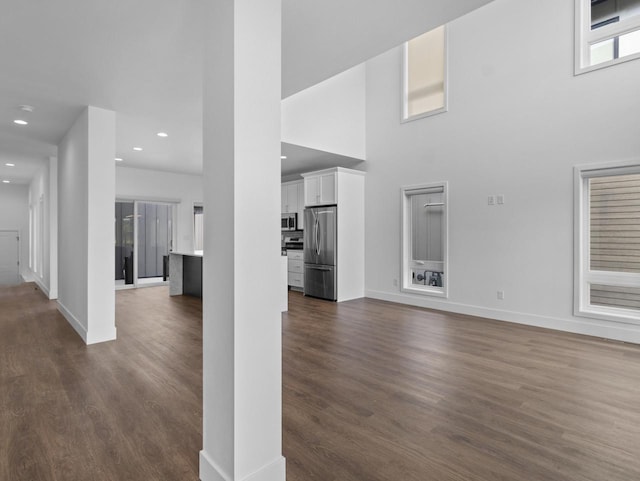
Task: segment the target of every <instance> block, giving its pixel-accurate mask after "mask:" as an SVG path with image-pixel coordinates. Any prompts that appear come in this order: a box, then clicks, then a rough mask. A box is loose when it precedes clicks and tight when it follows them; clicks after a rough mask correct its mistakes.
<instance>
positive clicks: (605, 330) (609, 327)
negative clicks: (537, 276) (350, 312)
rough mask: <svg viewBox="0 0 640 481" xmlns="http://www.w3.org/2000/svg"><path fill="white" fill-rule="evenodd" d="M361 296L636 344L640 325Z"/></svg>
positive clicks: (393, 296)
mask: <svg viewBox="0 0 640 481" xmlns="http://www.w3.org/2000/svg"><path fill="white" fill-rule="evenodd" d="M365 295H366V297H370V298H373V299H380V300H383V301H390V302H397V303H399V304H408V305H411V306H417V307H424V308H427V309H436V310H439V311H446V312H455V313H457V314H466V315H469V316H477V317H484V318H488V319H494V320H496V321H505V322H513V323H515V324H525V325H527V326H535V327H543V328H545V329H553V330H556V331H564V332H571V333H573V334H584V335H586V336H593V337H600V338H605V339H613V340H616V341H623V342H631V343H634V344H640V328H639V327H638V326H633V325H630V324H621V323H620V324H617V325H615V324H616V323H612V322H608V321H597V320H593V319H586V318H585V319H583V318H575V319H561V318H556V317H546V316H539V315H536V314H527V313H523V312H514V311H505V310H500V309H490V308H486V307H479V306H471V305H467V304H459V303H454V302H443V301H438V300H435V299H422V298H416V297H415V296H411V295H407V294H402V293H389V292H383V291H375V290H367V291H366V293H365Z"/></svg>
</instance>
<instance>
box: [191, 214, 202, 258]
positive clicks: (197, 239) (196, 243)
mask: <svg viewBox="0 0 640 481" xmlns="http://www.w3.org/2000/svg"><path fill="white" fill-rule="evenodd" d="M193 250H194V251H195V253H196V254H202V253H203V252H204V209H203V207H202V206H201V205H194V206H193Z"/></svg>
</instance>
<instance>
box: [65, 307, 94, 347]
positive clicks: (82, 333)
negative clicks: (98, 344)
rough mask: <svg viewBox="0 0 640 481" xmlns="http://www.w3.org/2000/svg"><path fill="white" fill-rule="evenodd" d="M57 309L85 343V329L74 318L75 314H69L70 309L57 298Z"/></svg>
mask: <svg viewBox="0 0 640 481" xmlns="http://www.w3.org/2000/svg"><path fill="white" fill-rule="evenodd" d="M58 310H59V311H60V313H61V314H62V315H63V316H64V318H65V319H66V320H67V322H68V323H69V324H71V327H73V329H75V331H76V332H77V333H78V335H79V336H80V337H81V338H82V340H83V341H84V343H85V344H86V343H87V330H86V329H85V328H84V326H83V325H82V324H81V323H80V321H79V320H78V319H77V318H76V316H74V315H73V314H71V311H69V309H67V308H66V307H65V305H64V304H63V303H62V302H60V300H58Z"/></svg>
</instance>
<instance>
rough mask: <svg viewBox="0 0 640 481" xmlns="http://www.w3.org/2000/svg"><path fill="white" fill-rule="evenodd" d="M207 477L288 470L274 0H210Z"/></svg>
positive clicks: (237, 478)
mask: <svg viewBox="0 0 640 481" xmlns="http://www.w3.org/2000/svg"><path fill="white" fill-rule="evenodd" d="M206 1H207V5H208V12H207V17H206V21H207V28H206V29H205V30H206V32H207V39H206V54H205V75H204V132H203V134H204V216H205V217H204V224H205V226H204V242H205V245H204V273H203V303H204V304H203V309H204V321H203V343H204V353H203V354H204V385H203V403H204V425H203V438H204V439H203V450H202V451H201V453H200V477H201V479H202V480H203V481H214V480H215V481H218V480H225V481H249V480H251V481H284V480H285V460H284V458H283V457H282V394H281V392H282V366H281V324H282V322H281V321H282V318H281V312H280V305H279V304H280V302H279V301H280V295H279V294H280V282H279V272H280V230H279V228H278V219H279V216H280V215H279V213H280V96H281V95H280V91H281V78H280V77H281V74H280V69H281V67H280V56H281V53H280V39H281V0H206Z"/></svg>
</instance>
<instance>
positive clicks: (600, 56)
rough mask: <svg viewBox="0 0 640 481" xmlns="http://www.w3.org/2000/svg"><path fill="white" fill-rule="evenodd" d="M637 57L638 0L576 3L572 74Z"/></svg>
mask: <svg viewBox="0 0 640 481" xmlns="http://www.w3.org/2000/svg"><path fill="white" fill-rule="evenodd" d="M635 58H640V0H576V73H583V72H588V71H590V70H594V69H598V68H602V67H608V66H610V65H615V64H617V63H620V62H626V61H627V60H633V59H635Z"/></svg>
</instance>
